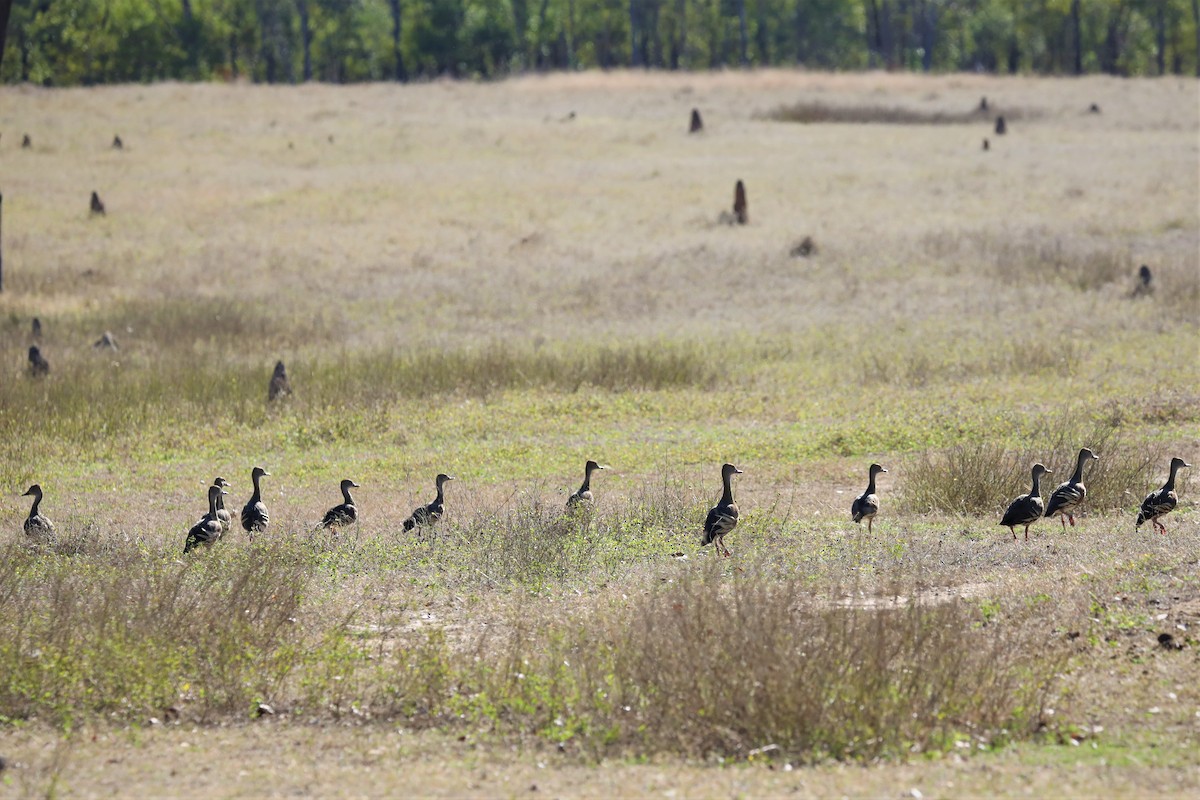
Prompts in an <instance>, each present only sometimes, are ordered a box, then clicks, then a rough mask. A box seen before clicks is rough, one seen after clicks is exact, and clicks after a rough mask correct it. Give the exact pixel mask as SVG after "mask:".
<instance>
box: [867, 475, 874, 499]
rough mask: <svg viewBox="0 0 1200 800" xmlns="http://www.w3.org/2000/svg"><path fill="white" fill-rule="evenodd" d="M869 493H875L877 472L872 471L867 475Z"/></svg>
mask: <svg viewBox="0 0 1200 800" xmlns="http://www.w3.org/2000/svg"><path fill="white" fill-rule="evenodd" d="M867 494H875V473H874V472H871V473H868V475H867Z"/></svg>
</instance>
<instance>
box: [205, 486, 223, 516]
mask: <svg viewBox="0 0 1200 800" xmlns="http://www.w3.org/2000/svg"><path fill="white" fill-rule="evenodd" d="M220 498H221V495H220V493H218V492H209V493H208V518H209V519H216V518H217V501H218V500H219V499H220Z"/></svg>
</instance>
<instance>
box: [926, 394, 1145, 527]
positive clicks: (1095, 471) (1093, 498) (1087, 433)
mask: <svg viewBox="0 0 1200 800" xmlns="http://www.w3.org/2000/svg"><path fill="white" fill-rule="evenodd" d="M1014 427H1017V428H1018V431H1019V432H1018V433H1017V436H1018V438H1020V439H1021V440H1024V441H1027V442H1029V444H1027V445H1024V446H1012V445H1006V444H1003V443H1000V442H998V441H995V440H993V441H982V442H970V443H964V444H960V445H956V446H954V447H951V448H949V449H948V450H945V451H941V452H938V451H926V452H924V453H922V454H920V455H919V456H917V457H916V459H915V461H914V463H913V464H912V465H911V466H910V467H909V468H908V470H907V471H906V473H905V481H904V492H903V496H904V505H905V506H906V507H907V508H908V509H909V510H911V511H916V512H920V513H927V512H930V511H940V512H947V513H954V514H991V513H999V512H1000V511H1002V510H1003V509H1004V508H1005V507H1006V506H1007V505H1008V503H1009V502H1010V501H1012V499H1013V498H1014V497H1016V496H1017V495H1019V494H1025V493H1026V492H1028V491H1029V480H1030V476H1029V470H1030V468H1031V467H1032V466H1033V464H1034V463H1035V462H1039V461H1040V462H1041V463H1043V464H1045V465H1046V467H1047V468H1049V469H1050V470H1051V471H1052V472H1053V473H1054V474H1053V475H1052V476H1050V477H1047V478H1044V479H1043V481H1042V487H1041V490H1042V496H1043V497H1048V496H1049V494H1050V492H1052V491H1053V490H1054V487H1055V486H1057V485H1058V484H1060V483H1062V482H1064V481H1066V480H1067V479H1068V478H1070V477H1071V473H1072V472H1073V471H1074V469H1075V458H1076V456H1077V455H1078V453H1079V449H1080V448H1081V447H1089V448H1091V449H1092V450H1093V451H1094V452H1095V453H1096V454H1097V455H1099V456H1100V460H1099V461H1093V462H1091V463H1090V464H1089V465H1088V466H1086V467H1085V468H1084V475H1083V483H1084V485H1085V486H1086V487H1087V501H1086V503H1085V506H1084V507H1085V508H1087V509H1090V510H1092V511H1095V512H1099V511H1113V510H1118V509H1128V508H1131V507H1133V506H1134V505H1136V504H1137V503H1140V502H1141V499H1142V497H1141V495H1136V491H1137V489H1136V488H1133V489H1132V490H1131V487H1141V486H1147V485H1149V484H1151V483H1153V482H1154V479H1155V476H1156V475H1157V474H1158V472H1161V469H1162V464H1163V463H1165V462H1166V457H1165V456H1164V453H1165V449H1164V448H1163V446H1162V445H1161V444H1153V443H1147V442H1136V441H1132V440H1131V438H1130V437H1129V436H1128V435H1126V434H1123V433H1122V432H1121V431H1120V430H1119V429H1118V428H1115V427H1113V426H1112V425H1110V424H1108V423H1107V421H1106V420H1103V419H1097V420H1082V421H1081V420H1079V419H1076V418H1075V417H1074V416H1073V415H1071V414H1064V415H1062V416H1060V417H1056V418H1048V419H1042V420H1039V421H1038V422H1036V423H1035V424H1033V425H1031V426H1028V427H1027V428H1024V429H1022V428H1020V423H1015V425H1014ZM1135 495H1136V497H1135Z"/></svg>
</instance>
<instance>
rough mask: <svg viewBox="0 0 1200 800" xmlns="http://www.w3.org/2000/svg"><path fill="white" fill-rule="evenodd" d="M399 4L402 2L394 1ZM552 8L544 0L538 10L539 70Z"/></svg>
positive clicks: (535, 55)
mask: <svg viewBox="0 0 1200 800" xmlns="http://www.w3.org/2000/svg"><path fill="white" fill-rule="evenodd" d="M392 2H395V3H398V2H400V0H392ZM549 7H550V0H542V5H541V6H540V7H539V8H538V25H537V31H538V32H537V41H535V42H534V43H533V51H534V52H533V63H534V65H535V66H537V67H538V68H541V67H542V66H543V61H542V59H543V56H542V42H543V41H544V39H543V38H542V37H544V36H545V35H546V11H547V9H548V8H549Z"/></svg>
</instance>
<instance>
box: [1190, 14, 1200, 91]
mask: <svg viewBox="0 0 1200 800" xmlns="http://www.w3.org/2000/svg"><path fill="white" fill-rule="evenodd" d="M1192 19H1193V20H1195V21H1196V25H1195V27H1196V77H1197V78H1200V0H1192Z"/></svg>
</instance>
